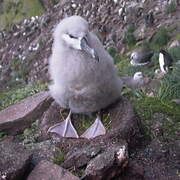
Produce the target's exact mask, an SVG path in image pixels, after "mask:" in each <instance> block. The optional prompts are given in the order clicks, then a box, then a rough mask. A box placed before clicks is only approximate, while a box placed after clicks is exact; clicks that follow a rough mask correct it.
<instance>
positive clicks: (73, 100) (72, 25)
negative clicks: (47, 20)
mask: <svg viewBox="0 0 180 180" xmlns="http://www.w3.org/2000/svg"><path fill="white" fill-rule="evenodd" d="M50 75H51V79H52V85H50V87H49V88H50V93H51V95H52V97H53V98H54V99H55V101H56V102H57V103H58V104H59V105H60V106H61V107H63V108H66V109H70V112H69V115H68V117H67V118H66V120H65V121H63V122H61V123H58V124H56V125H54V126H53V127H50V128H49V130H48V132H55V133H58V134H59V135H61V136H63V137H76V138H78V137H79V136H78V133H77V132H76V130H75V128H74V127H73V125H72V123H71V113H84V114H86V113H92V112H98V111H100V110H101V109H103V108H105V107H107V106H108V105H110V104H112V103H113V102H115V101H116V100H117V99H118V98H119V97H120V95H121V89H122V84H123V83H122V81H121V79H120V78H119V77H118V75H117V71H116V69H115V66H114V64H113V59H112V57H111V56H110V55H109V54H108V53H107V51H106V50H105V49H104V47H103V45H102V44H101V42H100V41H99V39H98V38H97V37H96V36H95V35H94V34H93V33H92V32H90V31H89V28H88V23H87V21H86V20H85V19H83V18H82V17H80V16H71V17H68V18H65V19H64V20H62V21H61V22H60V23H59V24H58V25H57V27H56V28H55V32H54V44H53V47H52V56H51V58H50ZM105 133H106V130H105V128H104V126H103V124H102V122H101V119H100V116H97V118H96V120H95V122H94V123H93V124H92V126H91V127H90V128H89V129H87V130H86V132H85V133H84V134H83V135H82V136H81V137H84V138H88V139H89V138H93V137H96V136H99V135H102V134H105Z"/></svg>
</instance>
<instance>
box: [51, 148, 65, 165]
mask: <svg viewBox="0 0 180 180" xmlns="http://www.w3.org/2000/svg"><path fill="white" fill-rule="evenodd" d="M63 161H64V153H63V152H62V151H59V152H58V154H57V155H56V156H55V157H54V159H53V163H55V164H57V165H60V164H61V163H63Z"/></svg>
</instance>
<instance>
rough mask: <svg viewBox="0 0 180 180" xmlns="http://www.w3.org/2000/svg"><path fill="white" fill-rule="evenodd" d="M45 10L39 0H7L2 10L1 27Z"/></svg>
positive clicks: (0, 14) (0, 15)
mask: <svg viewBox="0 0 180 180" xmlns="http://www.w3.org/2000/svg"><path fill="white" fill-rule="evenodd" d="M43 12H44V9H43V7H42V5H41V3H40V2H39V1H38V0H5V1H3V2H2V7H1V10H0V29H4V28H7V27H10V26H11V25H12V24H14V23H19V22H20V21H21V20H23V19H24V18H29V17H31V16H36V15H37V16H39V15H41V14H42V13H43Z"/></svg>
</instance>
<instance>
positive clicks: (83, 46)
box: [81, 38, 99, 61]
mask: <svg viewBox="0 0 180 180" xmlns="http://www.w3.org/2000/svg"><path fill="white" fill-rule="evenodd" d="M81 49H82V50H84V51H85V52H86V53H88V54H89V55H91V56H92V58H93V59H95V60H97V61H99V57H98V55H97V53H96V51H95V50H94V49H93V48H91V47H90V46H89V44H88V42H87V40H86V39H85V38H83V39H82V40H81Z"/></svg>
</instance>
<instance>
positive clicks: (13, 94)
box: [0, 84, 47, 110]
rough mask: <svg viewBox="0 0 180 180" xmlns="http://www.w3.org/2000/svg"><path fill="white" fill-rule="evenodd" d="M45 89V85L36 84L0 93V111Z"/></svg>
mask: <svg viewBox="0 0 180 180" xmlns="http://www.w3.org/2000/svg"><path fill="white" fill-rule="evenodd" d="M46 89H47V85H46V84H37V85H34V86H31V87H24V88H19V89H13V90H9V91H6V92H2V93H0V100H1V101H0V110H2V109H5V108H6V107H8V106H10V105H12V104H16V103H18V102H19V101H21V100H22V99H24V98H26V97H29V96H32V95H33V94H35V93H38V92H40V91H43V90H46Z"/></svg>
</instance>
